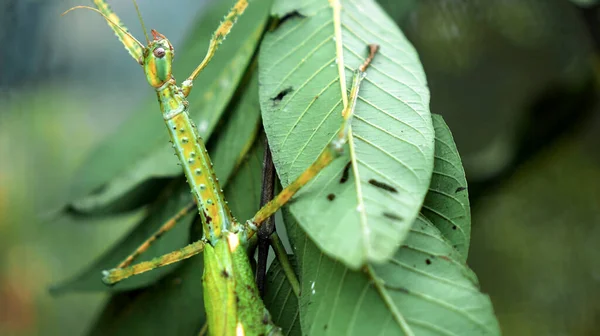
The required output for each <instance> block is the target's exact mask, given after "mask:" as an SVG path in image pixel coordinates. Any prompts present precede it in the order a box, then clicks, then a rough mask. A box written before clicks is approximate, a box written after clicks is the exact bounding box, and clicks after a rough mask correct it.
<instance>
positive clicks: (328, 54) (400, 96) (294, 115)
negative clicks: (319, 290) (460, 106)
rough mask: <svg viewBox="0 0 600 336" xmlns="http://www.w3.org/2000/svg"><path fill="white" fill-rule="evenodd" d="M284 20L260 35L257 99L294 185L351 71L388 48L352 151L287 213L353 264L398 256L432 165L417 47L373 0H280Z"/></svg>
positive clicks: (335, 115) (362, 100) (365, 92)
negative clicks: (370, 47)
mask: <svg viewBox="0 0 600 336" xmlns="http://www.w3.org/2000/svg"><path fill="white" fill-rule="evenodd" d="M274 13H275V15H277V16H279V17H284V18H286V20H282V21H283V22H282V23H281V24H280V25H279V26H278V27H277V28H276V29H275V30H274V31H272V32H270V33H269V34H267V35H266V37H265V39H264V41H263V44H262V45H261V50H260V58H259V70H260V84H261V86H260V101H261V107H262V112H263V120H264V126H265V130H266V132H267V135H268V137H269V143H270V145H271V149H272V152H273V159H274V162H275V166H276V168H277V172H278V174H279V177H280V179H281V181H282V184H283V185H284V186H286V185H288V184H289V183H290V182H291V181H292V180H293V179H294V178H295V177H297V176H298V175H299V174H300V173H301V172H302V171H303V170H304V169H305V168H306V167H308V165H309V164H311V163H312V162H313V160H315V158H316V157H317V156H318V154H319V153H320V152H321V150H322V149H323V148H324V147H325V146H326V145H327V143H328V142H329V141H331V140H332V138H333V137H334V136H335V133H336V132H337V130H338V129H339V127H340V125H341V122H342V119H341V111H342V108H343V106H344V105H345V104H346V98H345V97H346V95H347V91H348V90H349V89H350V88H349V86H350V84H351V83H350V81H351V77H352V71H353V70H355V69H356V68H357V67H358V66H359V65H360V64H361V63H362V62H363V60H364V58H365V57H366V56H367V44H369V43H377V44H379V45H380V46H381V49H380V52H379V54H378V55H377V56H376V57H375V59H374V61H373V64H372V65H371V67H370V68H369V70H368V71H367V76H366V78H365V79H364V80H363V84H362V86H361V88H360V95H359V98H358V102H357V106H356V110H355V117H354V120H353V122H352V129H351V135H350V139H349V146H347V147H346V151H345V154H344V155H343V156H342V157H341V158H338V159H336V160H335V161H334V162H333V163H332V164H331V165H330V166H329V167H327V168H326V169H325V170H324V171H323V172H321V174H320V175H319V176H318V177H317V178H316V179H315V180H314V181H313V182H312V183H310V184H309V185H308V186H307V187H306V188H304V189H303V190H302V191H301V192H300V193H299V194H298V195H297V197H296V198H295V199H294V203H293V204H292V205H291V211H292V213H293V214H294V216H295V217H296V218H297V219H298V221H299V223H300V225H301V226H302V227H303V228H305V229H306V232H307V233H308V235H309V236H310V237H311V238H312V239H314V240H315V242H316V244H317V245H318V246H319V247H320V248H321V249H322V250H323V251H324V252H325V253H327V254H328V255H330V256H333V257H335V258H336V259H339V260H341V261H343V263H344V264H346V265H347V266H349V267H351V268H353V269H357V268H358V267H360V266H361V265H363V264H365V263H367V262H370V261H374V262H384V261H386V260H387V259H389V258H390V257H392V256H393V255H394V252H395V251H396V249H397V248H398V246H399V244H400V243H401V242H402V241H403V240H404V238H405V237H406V235H407V234H408V231H409V229H410V226H411V224H412V223H413V221H414V220H415V218H416V216H417V214H418V212H419V209H420V207H421V204H422V203H423V200H424V198H425V194H426V192H427V188H428V186H429V182H430V178H431V172H432V169H433V152H434V131H433V127H432V122H431V116H430V113H429V91H428V89H427V85H426V79H425V75H424V72H423V69H422V67H421V64H420V62H419V59H418V56H417V54H416V52H415V50H414V49H413V47H412V46H411V45H410V43H409V42H408V41H407V40H406V38H405V37H404V36H403V35H402V33H401V32H400V30H399V29H398V28H397V27H396V25H395V24H394V23H393V22H392V21H391V20H390V19H389V18H388V17H387V16H386V15H385V13H383V11H382V10H381V9H380V8H379V7H378V5H377V4H376V3H375V2H374V1H372V0H339V1H338V0H329V1H328V0H316V1H300V2H298V1H292V0H280V1H277V2H276V4H275V6H274Z"/></svg>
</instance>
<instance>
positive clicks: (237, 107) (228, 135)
mask: <svg viewBox="0 0 600 336" xmlns="http://www.w3.org/2000/svg"><path fill="white" fill-rule="evenodd" d="M247 76H248V77H250V80H249V81H247V83H242V85H243V86H244V87H245V88H244V91H243V95H242V97H241V99H239V100H238V101H237V102H236V103H235V104H234V105H233V106H232V108H233V109H234V111H233V113H232V114H231V115H229V116H226V118H224V119H225V120H227V123H226V124H225V125H223V126H222V127H221V128H220V129H219V132H218V134H215V136H214V138H213V139H212V140H211V143H210V146H209V149H208V151H209V153H211V160H212V162H213V164H214V167H215V169H216V173H217V177H218V178H219V180H220V181H227V180H228V179H229V178H230V177H231V175H232V173H233V172H234V171H235V169H236V168H237V167H238V166H239V165H240V164H241V162H242V161H243V159H244V158H245V157H246V155H247V154H248V151H249V150H250V148H252V145H253V144H254V142H255V140H256V136H257V135H258V132H259V130H260V126H261V125H260V105H259V103H258V72H257V71H253V70H250V72H249V73H248V74H247Z"/></svg>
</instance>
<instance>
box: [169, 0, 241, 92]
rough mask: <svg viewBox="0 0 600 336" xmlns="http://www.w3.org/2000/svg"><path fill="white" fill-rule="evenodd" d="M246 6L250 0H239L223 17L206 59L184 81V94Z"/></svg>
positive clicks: (190, 87)
mask: <svg viewBox="0 0 600 336" xmlns="http://www.w3.org/2000/svg"><path fill="white" fill-rule="evenodd" d="M246 7H248V0H238V1H237V2H236V3H235V5H233V7H232V8H231V10H230V11H229V13H228V14H227V15H226V16H225V19H223V22H221V24H220V25H219V28H217V30H216V31H215V32H214V34H213V36H212V38H211V39H210V43H209V45H208V51H207V52H206V56H204V59H203V60H202V62H201V63H200V65H198V67H196V69H195V70H194V71H193V72H192V74H191V75H190V76H189V77H188V78H187V79H186V80H185V81H183V83H182V85H181V88H182V89H183V95H184V96H185V97H187V96H188V95H189V94H190V91H191V90H192V86H193V85H194V83H193V82H194V79H196V77H198V75H199V74H200V72H202V70H203V69H204V68H205V67H206V66H207V65H208V63H209V62H210V60H211V59H212V58H213V56H214V55H215V52H216V51H217V48H218V47H219V44H221V42H223V41H224V40H225V37H226V36H227V34H229V32H230V31H231V28H232V27H233V25H234V24H235V22H236V21H237V19H238V17H239V16H240V15H242V13H243V12H244V10H245V9H246Z"/></svg>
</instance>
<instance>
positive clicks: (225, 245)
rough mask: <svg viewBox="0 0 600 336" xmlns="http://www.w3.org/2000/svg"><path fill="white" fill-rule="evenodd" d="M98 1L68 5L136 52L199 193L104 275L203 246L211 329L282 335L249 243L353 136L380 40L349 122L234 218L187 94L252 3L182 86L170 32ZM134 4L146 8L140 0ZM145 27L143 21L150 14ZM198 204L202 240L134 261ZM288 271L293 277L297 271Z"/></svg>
mask: <svg viewBox="0 0 600 336" xmlns="http://www.w3.org/2000/svg"><path fill="white" fill-rule="evenodd" d="M94 4H95V5H96V6H97V8H98V9H96V8H92V7H87V6H76V7H73V8H71V9H69V10H68V11H67V12H69V11H71V10H74V9H77V8H85V9H90V10H93V11H95V12H98V13H99V14H101V15H102V16H103V17H104V18H105V19H106V21H107V22H108V25H109V26H110V27H111V28H112V29H113V31H114V32H115V34H116V35H117V37H118V38H119V40H120V41H121V42H122V43H123V45H124V46H125V48H126V49H127V50H128V51H129V54H130V55H131V56H132V57H133V58H134V59H135V61H136V62H138V63H139V64H140V65H141V66H142V68H143V69H144V72H145V74H146V79H147V80H148V83H149V84H150V86H152V87H153V88H154V89H155V90H156V94H157V96H158V101H159V105H160V109H161V112H162V115H163V118H164V120H165V124H166V126H167V130H168V132H169V135H170V137H171V142H172V143H173V148H174V150H175V153H176V155H177V157H178V158H179V161H180V162H181V165H182V167H183V171H184V174H185V176H186V178H187V181H188V183H189V186H190V189H191V190H192V194H193V196H194V199H195V204H193V203H191V204H190V205H188V206H186V207H185V208H183V209H182V210H180V211H179V212H178V213H177V214H176V215H175V216H174V217H173V218H171V219H170V220H169V221H167V222H166V223H165V224H164V225H163V226H162V227H161V228H160V229H159V230H158V231H157V232H156V233H155V234H154V235H153V236H152V237H150V238H149V239H148V240H147V241H146V242H144V243H143V244H142V245H141V246H140V247H138V248H137V249H136V251H134V252H133V253H132V254H131V255H130V256H129V257H127V258H126V259H125V260H124V261H123V262H122V263H121V264H120V265H118V266H117V267H116V268H114V269H111V270H108V271H105V272H104V277H103V281H104V282H105V283H106V284H115V283H117V282H119V281H121V280H123V279H125V278H128V277H130V276H132V275H136V274H140V273H143V272H146V271H150V270H152V269H155V268H157V267H161V266H165V265H169V264H172V263H175V262H178V261H181V260H183V259H186V258H189V257H192V256H194V255H196V254H198V253H200V252H204V275H203V290H204V304H205V308H206V315H207V325H208V331H209V333H210V334H211V335H274V334H279V333H280V329H279V328H278V327H277V326H275V324H274V323H273V322H272V320H271V317H270V315H269V312H268V311H267V309H266V308H265V306H264V304H263V302H262V300H261V298H260V296H259V293H258V289H257V287H256V284H255V282H254V277H253V272H252V269H251V266H250V263H249V259H248V255H247V254H246V246H247V244H248V242H249V240H250V239H251V238H252V237H253V236H254V234H255V233H256V231H257V229H258V228H259V227H260V225H261V224H262V223H263V222H264V221H265V220H266V219H267V218H269V217H270V216H271V215H273V214H274V213H275V212H276V211H277V210H278V209H279V208H281V207H282V206H283V205H284V204H286V203H287V202H288V201H289V200H290V198H291V197H292V196H293V195H294V194H295V193H296V192H297V191H298V190H299V189H300V188H301V187H302V186H304V185H305V184H306V183H307V182H308V181H309V180H310V179H312V178H313V177H315V176H316V175H317V174H318V173H319V171H321V170H322V169H323V168H324V167H326V166H327V165H328V164H329V163H330V162H332V161H333V160H334V159H335V158H336V157H338V156H339V155H340V154H341V152H342V149H343V146H344V144H345V143H346V141H347V140H346V139H347V135H348V132H349V129H350V120H351V117H352V114H353V111H354V106H355V104H356V100H357V97H358V89H359V86H360V82H361V81H362V79H363V78H364V76H365V70H366V68H367V67H368V66H369V64H370V63H371V61H372V59H373V57H374V55H375V53H376V52H377V50H378V48H379V47H378V46H376V45H370V46H369V49H370V52H369V56H368V57H367V59H366V60H365V62H364V63H363V64H362V65H361V66H360V67H359V68H358V69H357V70H356V72H355V74H354V78H353V86H352V89H351V92H350V96H349V104H348V106H346V107H345V109H344V111H343V112H342V113H343V124H342V127H341V129H340V131H339V133H338V136H337V137H336V138H335V139H334V140H333V141H332V142H331V143H330V144H329V145H328V146H327V147H326V148H325V149H324V150H323V151H322V152H321V154H320V155H319V156H318V158H317V159H316V160H315V162H314V163H313V164H311V165H310V166H309V167H308V168H307V169H306V170H305V171H304V172H303V173H302V174H300V176H299V177H298V178H296V180H294V181H293V182H292V183H291V184H290V185H289V186H287V187H286V188H284V189H283V190H282V191H281V192H280V193H279V194H278V195H277V196H276V197H275V198H274V199H273V200H271V201H270V202H269V203H267V204H266V205H265V206H263V207H262V208H261V209H260V210H259V211H258V212H257V213H256V214H255V215H254V217H253V218H252V219H249V220H247V221H246V222H244V223H240V222H238V221H237V220H236V219H235V218H234V217H233V215H232V213H231V211H230V210H229V207H228V205H227V203H226V202H225V197H224V194H223V191H222V189H221V187H220V185H219V181H218V179H217V178H216V175H215V173H214V171H213V168H212V162H211V159H210V157H209V156H208V153H207V150H206V147H205V144H204V142H203V140H202V139H201V138H200V137H199V136H198V132H197V131H196V127H195V126H194V123H193V122H192V120H191V119H190V117H189V115H188V107H189V106H188V105H189V104H188V101H187V99H186V97H187V96H188V95H189V93H190V91H191V89H192V85H193V81H194V79H195V78H196V77H197V76H198V75H199V74H200V72H202V69H204V68H205V67H206V65H207V64H208V63H209V61H210V60H211V58H212V57H213V56H214V54H215V52H216V50H217V47H218V46H219V44H220V43H221V42H222V41H223V40H224V39H225V37H226V36H227V34H228V33H229V32H230V30H231V28H232V26H233V25H234V23H235V21H236V20H237V18H238V17H239V16H240V15H241V14H242V13H243V11H244V10H245V8H246V7H247V5H248V2H247V0H238V1H237V2H236V3H235V5H234V6H233V8H232V9H231V10H230V12H229V14H227V16H226V17H225V19H224V21H223V22H222V23H221V24H220V26H219V27H218V28H217V30H216V31H215V33H214V35H213V37H212V39H211V42H210V45H209V48H208V51H207V54H206V56H205V57H204V59H203V61H202V62H201V63H200V65H198V67H197V68H196V69H195V70H194V71H193V72H192V74H191V75H190V76H189V77H188V78H187V79H186V80H185V81H183V83H182V84H181V86H177V84H176V82H175V78H174V77H173V75H172V73H171V64H172V62H173V58H174V49H173V46H172V45H171V43H170V42H169V40H168V39H167V38H166V37H165V36H163V35H162V34H160V33H158V32H157V31H155V30H151V34H152V37H153V39H152V40H150V39H149V38H148V35H147V33H146V40H147V46H144V45H143V44H142V43H141V42H139V41H138V40H136V39H135V38H134V37H133V36H132V35H131V34H130V33H129V32H128V30H127V28H126V27H125V26H124V25H123V24H122V23H121V20H120V19H119V17H118V16H117V15H116V14H115V13H114V12H112V10H111V9H110V7H109V6H108V5H107V4H106V2H104V1H103V0H94ZM134 4H135V7H136V10H137V11H138V15H139V9H138V7H137V4H136V3H135V0H134ZM67 12H65V13H63V15H64V14H66V13H67ZM140 19H141V15H140ZM142 26H144V24H143V21H142ZM145 30H146V29H145V27H144V31H145ZM194 206H197V208H198V212H199V214H200V219H201V222H202V228H203V232H204V236H203V238H202V239H201V240H199V241H196V242H194V243H192V244H189V245H188V246H185V247H183V248H182V249H180V250H177V251H174V252H171V253H168V254H165V255H163V256H159V257H156V258H154V259H153V260H151V261H147V262H141V263H138V264H135V265H132V266H130V264H131V263H132V262H133V261H134V259H135V258H136V257H137V256H139V255H140V254H141V253H143V252H144V251H145V250H146V249H147V248H148V247H149V246H150V244H151V243H152V242H153V241H155V240H156V239H158V237H159V236H160V235H162V234H163V233H164V232H166V231H168V230H169V229H170V228H172V227H173V226H174V225H175V224H176V223H177V221H178V219H180V218H181V217H182V216H183V215H185V214H186V213H188V212H189V211H191V210H192V209H193V208H194ZM276 240H277V239H276ZM276 250H277V248H276ZM278 254H282V255H283V256H285V252H283V253H281V250H280V253H278ZM288 275H289V276H291V277H294V275H293V274H288ZM295 287H296V288H297V287H298V286H295ZM296 292H297V290H296ZM296 294H297V293H296Z"/></svg>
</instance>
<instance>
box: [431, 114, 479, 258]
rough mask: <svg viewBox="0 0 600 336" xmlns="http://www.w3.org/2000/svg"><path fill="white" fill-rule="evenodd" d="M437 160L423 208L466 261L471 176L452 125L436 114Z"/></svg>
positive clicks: (469, 220)
mask: <svg viewBox="0 0 600 336" xmlns="http://www.w3.org/2000/svg"><path fill="white" fill-rule="evenodd" d="M432 119H433V125H434V127H435V162H434V167H433V176H432V177H431V185H430V186H429V192H428V193H427V197H425V203H423V208H422V209H421V212H422V213H423V215H425V217H427V219H429V220H430V221H431V222H432V223H433V224H434V225H435V226H436V227H437V228H438V229H439V230H440V232H441V233H442V234H443V235H444V237H445V238H447V239H448V240H449V241H450V242H451V243H452V246H453V247H454V248H455V249H457V250H458V251H459V252H460V254H461V255H462V259H461V261H463V262H466V261H467V256H468V254H469V242H470V237H471V210H470V206H469V194H468V191H467V179H466V177H465V171H464V169H463V166H462V162H461V160H460V156H459V154H458V149H457V148H456V144H455V143H454V138H452V133H451V132H450V129H449V128H448V126H447V125H446V123H445V122H444V119H443V118H442V116H440V115H436V114H433V115H432Z"/></svg>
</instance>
